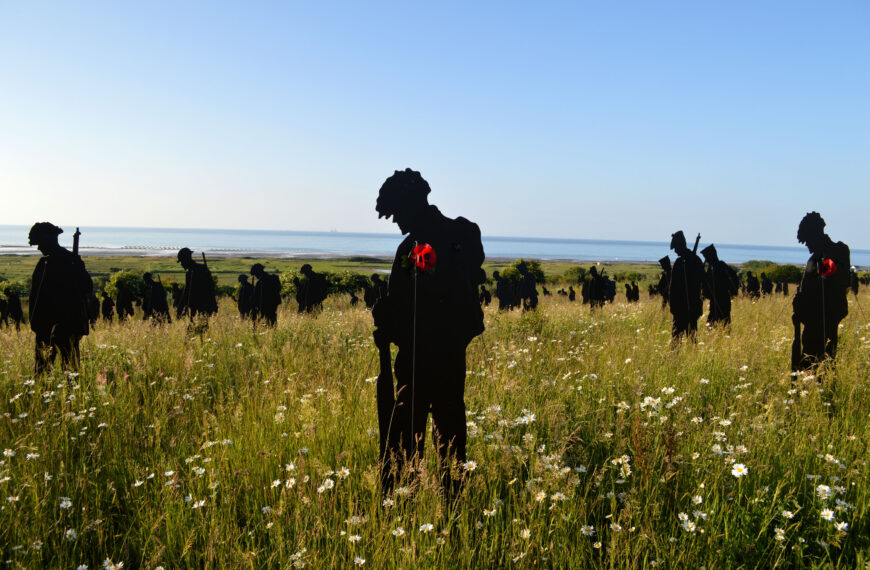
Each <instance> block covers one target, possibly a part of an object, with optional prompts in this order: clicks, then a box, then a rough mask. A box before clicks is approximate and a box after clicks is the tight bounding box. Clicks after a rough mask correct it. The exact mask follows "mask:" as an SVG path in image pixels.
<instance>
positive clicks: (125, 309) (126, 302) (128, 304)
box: [115, 281, 134, 323]
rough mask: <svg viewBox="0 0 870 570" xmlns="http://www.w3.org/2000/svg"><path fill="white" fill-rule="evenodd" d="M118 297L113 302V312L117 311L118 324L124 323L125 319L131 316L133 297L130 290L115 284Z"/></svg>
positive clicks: (122, 284) (122, 285)
mask: <svg viewBox="0 0 870 570" xmlns="http://www.w3.org/2000/svg"><path fill="white" fill-rule="evenodd" d="M116 288H117V289H118V295H117V298H116V301H115V310H116V311H118V322H119V323H121V322H124V320H125V319H126V318H127V317H132V316H133V300H134V296H133V293H132V292H131V291H130V289H129V288H128V287H127V286H126V285H125V284H124V283H123V282H122V281H117V282H116Z"/></svg>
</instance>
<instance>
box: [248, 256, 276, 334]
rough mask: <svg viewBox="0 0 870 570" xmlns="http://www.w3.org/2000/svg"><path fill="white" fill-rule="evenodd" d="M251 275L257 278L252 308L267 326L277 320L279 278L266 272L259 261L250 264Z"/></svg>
mask: <svg viewBox="0 0 870 570" xmlns="http://www.w3.org/2000/svg"><path fill="white" fill-rule="evenodd" d="M251 275H253V276H254V277H256V278H257V284H256V285H254V308H255V310H256V312H257V313H256V314H257V318H258V319H263V320H264V321H266V324H267V325H269V326H275V324H276V323H277V322H278V305H280V304H281V280H280V279H278V276H277V275H272V274H271V273H266V269H265V268H264V267H263V264H261V263H255V264H254V265H252V266H251Z"/></svg>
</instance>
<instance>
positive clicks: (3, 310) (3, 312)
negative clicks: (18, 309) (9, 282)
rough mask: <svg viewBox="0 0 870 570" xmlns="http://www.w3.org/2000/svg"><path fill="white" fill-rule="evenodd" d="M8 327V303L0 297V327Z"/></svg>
mask: <svg viewBox="0 0 870 570" xmlns="http://www.w3.org/2000/svg"><path fill="white" fill-rule="evenodd" d="M3 325H6V326H7V327H8V326H9V303H8V302H7V301H6V299H4V298H3V297H0V326H3Z"/></svg>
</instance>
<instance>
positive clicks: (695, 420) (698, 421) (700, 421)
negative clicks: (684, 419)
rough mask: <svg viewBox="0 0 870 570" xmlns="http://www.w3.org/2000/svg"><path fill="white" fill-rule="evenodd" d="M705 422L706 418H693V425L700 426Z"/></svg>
mask: <svg viewBox="0 0 870 570" xmlns="http://www.w3.org/2000/svg"><path fill="white" fill-rule="evenodd" d="M703 421H704V418H700V417H698V416H695V417H694V418H692V423H696V424H700V423H702V422H703Z"/></svg>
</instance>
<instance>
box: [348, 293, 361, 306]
mask: <svg viewBox="0 0 870 570" xmlns="http://www.w3.org/2000/svg"><path fill="white" fill-rule="evenodd" d="M358 303H359V297H357V296H356V291H351V292H350V306H351V307H356V306H357V304H358Z"/></svg>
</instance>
